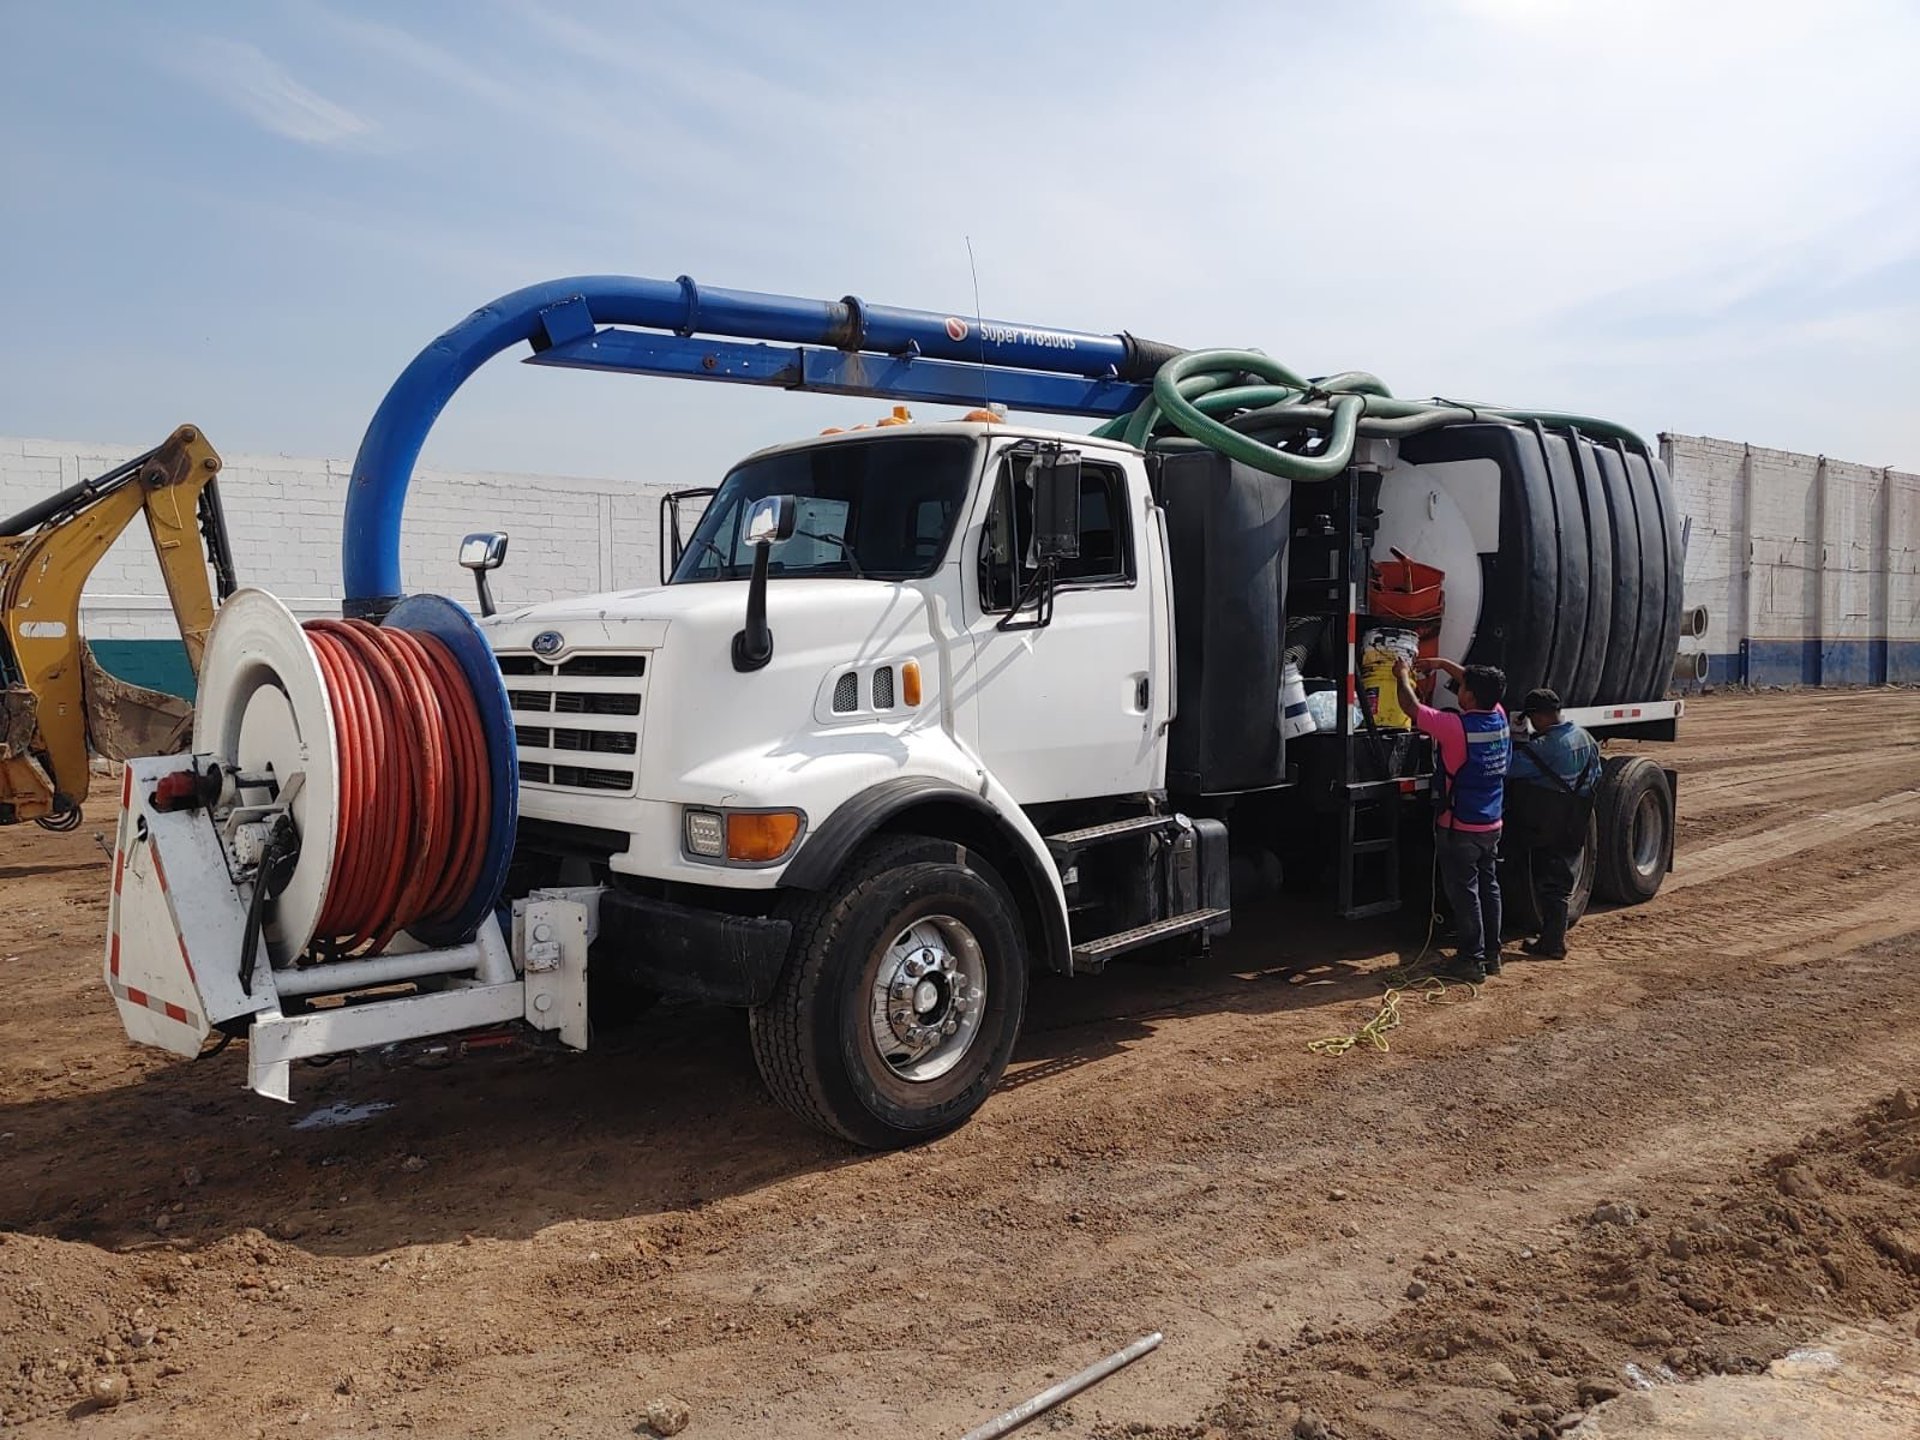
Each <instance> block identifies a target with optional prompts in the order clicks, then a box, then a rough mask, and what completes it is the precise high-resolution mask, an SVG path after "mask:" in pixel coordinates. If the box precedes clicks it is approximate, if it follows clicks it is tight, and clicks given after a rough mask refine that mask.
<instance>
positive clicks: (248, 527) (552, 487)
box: [0, 435, 667, 640]
mask: <svg viewBox="0 0 1920 1440" xmlns="http://www.w3.org/2000/svg"><path fill="white" fill-rule="evenodd" d="M154 438H155V440H156V441H157V440H159V439H162V438H164V437H161V436H156V437H154ZM210 438H211V439H212V440H213V442H214V445H215V446H216V448H217V447H218V445H219V441H220V437H219V436H217V435H216V436H212V437H210ZM140 448H144V447H134V446H129V445H105V444H98V443H94V442H89V441H73V440H23V439H8V438H0V518H3V517H5V516H7V515H11V514H13V513H15V512H17V511H19V510H22V509H24V508H25V507H26V506H28V505H29V504H31V503H33V502H34V501H36V500H40V499H43V498H45V497H46V496H48V495H50V494H52V493H53V492H55V491H57V490H59V489H62V488H63V487H65V486H68V485H72V484H74V483H76V482H77V481H80V480H82V479H85V478H87V477H89V476H93V475H99V474H102V473H104V472H105V471H107V470H110V469H112V468H113V467H114V466H116V465H118V464H120V463H122V462H123V461H126V460H128V459H131V458H132V457H133V456H134V455H136V454H138V453H139V449H140ZM221 459H222V460H223V461H224V468H223V469H222V471H221V472H220V498H221V501H222V502H223V504H224V507H225V510H226V515H227V528H228V531H229V533H230V534H231V537H232V540H233V551H234V565H235V569H236V570H237V571H238V572H239V578H240V583H241V584H243V585H260V586H264V587H265V588H267V589H269V590H271V591H273V592H274V593H275V594H276V595H278V596H279V597H280V598H281V599H282V600H284V601H286V602H287V604H288V605H289V607H290V608H292V609H293V611H294V612H295V613H296V614H298V615H300V616H301V617H302V618H309V617H315V616H321V615H337V614H339V613H340V593H341V585H340V525H341V516H342V514H343V513H344V509H345V501H346V488H347V480H348V476H349V475H350V474H351V473H352V469H353V462H352V461H351V460H348V459H340V460H318V459H307V458H301V457H296V456H290V455H240V454H227V453H225V452H224V451H223V452H222V454H221ZM666 488H667V487H665V486H662V485H659V484H642V483H632V484H629V483H627V482H624V481H619V480H588V479H580V478H577V477H573V476H564V475H507V474H495V473H489V472H485V471H445V470H421V471H420V472H418V473H417V474H416V475H415V476H414V481H413V486H412V489H411V490H410V491H409V492H408V496H407V512H406V523H405V525H404V527H403V529H402V538H401V565H402V574H403V575H404V576H405V579H406V583H407V588H408V589H409V590H412V591H437V592H439V593H442V594H446V595H451V596H453V597H454V598H456V599H458V600H461V601H462V602H469V601H470V597H471V596H472V594H473V581H472V578H471V577H470V576H469V575H468V574H467V573H466V572H465V571H464V570H462V569H460V567H459V566H458V564H457V563H456V562H455V553H456V551H457V549H458V547H459V544H460V538H461V537H462V536H463V535H466V534H468V533H469V532H471V531H475V530H505V531H507V532H508V533H509V534H510V535H511V536H512V542H511V545H510V547H509V549H508V552H507V563H506V565H505V566H504V567H503V568H502V569H501V570H499V571H496V572H495V574H494V577H493V589H494V594H495V596H496V598H497V599H498V600H499V601H500V603H501V605H502V606H512V605H519V604H525V603H529V602H532V601H538V600H550V599H555V598H559V597H562V596H568V595H582V594H590V593H592V592H595V591H600V590H612V589H625V588H628V587H631V586H635V585H651V584H654V583H655V582H656V581H657V580H658V578H659V532H660V526H659V519H658V516H659V505H660V496H661V495H662V494H663V493H665V490H666ZM81 621H82V626H83V628H84V629H85V630H86V633H87V634H88V636H89V637H90V638H93V639H97V640H122V639H127V640H134V639H139V640H144V639H161V638H168V637H172V636H174V635H176V634H177V632H176V631H175V630H174V628H173V620H172V614H171V612H170V611H169V610H168V608H167V600H166V590H165V587H164V586H163V585H162V584H161V580H160V570H159V567H158V565H157V564H156V563H155V562H154V558H153V546H152V544H151V542H150V541H149V540H148V538H147V532H146V527H145V526H144V525H143V524H140V523H138V522H136V523H135V524H133V525H132V526H129V527H128V529H127V532H126V533H125V534H124V535H123V536H121V538H120V540H119V542H118V543H117V544H115V545H114V547H113V549H111V550H110V551H108V553H107V555H106V556H105V558H104V559H102V560H101V562H100V565H99V566H98V568H96V569H95V571H94V572H93V576H92V579H91V580H90V581H89V583H88V585H87V589H86V594H85V597H84V599H83V602H82V610H81Z"/></svg>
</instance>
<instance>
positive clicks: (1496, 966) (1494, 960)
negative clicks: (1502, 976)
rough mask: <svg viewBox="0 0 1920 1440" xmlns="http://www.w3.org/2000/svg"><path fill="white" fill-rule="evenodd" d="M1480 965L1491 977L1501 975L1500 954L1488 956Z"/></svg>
mask: <svg viewBox="0 0 1920 1440" xmlns="http://www.w3.org/2000/svg"><path fill="white" fill-rule="evenodd" d="M1480 964H1481V967H1482V968H1483V969H1484V970H1485V971H1486V972H1487V974H1489V975H1498V974H1499V973H1500V956H1499V954H1498V953H1495V954H1492V955H1489V956H1487V957H1486V958H1484V959H1483V960H1481V962H1480Z"/></svg>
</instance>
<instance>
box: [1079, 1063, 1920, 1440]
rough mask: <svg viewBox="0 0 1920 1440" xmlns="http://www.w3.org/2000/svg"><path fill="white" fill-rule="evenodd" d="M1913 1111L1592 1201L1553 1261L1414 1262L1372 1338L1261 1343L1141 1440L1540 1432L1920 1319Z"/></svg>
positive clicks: (1416, 1438)
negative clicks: (1208, 1399) (1832, 1336)
mask: <svg viewBox="0 0 1920 1440" xmlns="http://www.w3.org/2000/svg"><path fill="white" fill-rule="evenodd" d="M1916 1176H1920V1105H1916V1104H1915V1103H1914V1102H1913V1100H1912V1099H1911V1098H1910V1096H1909V1095H1908V1093H1907V1092H1906V1091H1904V1090H1902V1091H1900V1092H1899V1093H1897V1094H1896V1095H1895V1096H1894V1097H1893V1098H1891V1099H1889V1100H1886V1101H1883V1102H1881V1103H1879V1104H1877V1105H1875V1106H1873V1107H1872V1108H1871V1109H1869V1110H1868V1111H1866V1112H1865V1113H1864V1114H1862V1115H1860V1116H1859V1117H1857V1118H1856V1119H1855V1120H1854V1121H1853V1122H1852V1123H1850V1124H1848V1125H1846V1126H1844V1127H1842V1128H1838V1129H1833V1130H1825V1131H1821V1132H1819V1133H1818V1134H1816V1135H1814V1136H1812V1137H1810V1138H1809V1139H1808V1140H1806V1141H1805V1142H1803V1143H1802V1144H1801V1145H1799V1146H1797V1147H1795V1148H1794V1149H1793V1150H1792V1151H1789V1152H1788V1153H1786V1154H1783V1155H1780V1156H1777V1157H1775V1158H1773V1159H1771V1160H1769V1161H1767V1162H1766V1163H1764V1164H1762V1165H1759V1166H1757V1167H1755V1168H1754V1169H1753V1170H1752V1171H1750V1172H1749V1173H1748V1174H1747V1175H1746V1176H1745V1177H1743V1178H1742V1179H1741V1181H1740V1182H1739V1183H1738V1184H1737V1186H1736V1187H1735V1190H1734V1193H1733V1194H1732V1195H1731V1196H1730V1197H1728V1198H1725V1199H1723V1200H1721V1201H1720V1202H1719V1203H1717V1204H1716V1203H1714V1202H1712V1201H1710V1200H1708V1199H1706V1198H1705V1197H1698V1198H1696V1199H1695V1201H1694V1202H1693V1203H1692V1204H1691V1205H1689V1206H1688V1207H1687V1208H1686V1209H1685V1211H1684V1212H1682V1213H1676V1214H1666V1213H1655V1212H1653V1211H1652V1210H1650V1209H1649V1208H1648V1207H1647V1206H1646V1204H1645V1203H1640V1204H1636V1203H1634V1202H1633V1201H1631V1200H1621V1199H1617V1198H1606V1199H1599V1200H1597V1202H1596V1204H1595V1206H1594V1207H1593V1209H1592V1210H1591V1211H1589V1212H1587V1213H1585V1214H1583V1215H1580V1216H1577V1217H1572V1218H1571V1219H1569V1220H1568V1222H1567V1223H1566V1224H1564V1225H1562V1226H1558V1227H1556V1233H1557V1234H1558V1235H1560V1236H1562V1237H1563V1238H1564V1243H1563V1244H1561V1245H1560V1246H1559V1247H1558V1248H1556V1249H1553V1250H1551V1251H1547V1252H1544V1253H1538V1254H1536V1253H1535V1252H1534V1251H1532V1250H1530V1249H1521V1250H1519V1251H1517V1252H1515V1253H1508V1254H1501V1255H1495V1256H1484V1257H1482V1256H1464V1255H1461V1254H1458V1253H1456V1252H1455V1251H1452V1250H1448V1251H1445V1252H1435V1251H1429V1252H1427V1253H1425V1254H1424V1255H1422V1256H1421V1258H1420V1261H1419V1263H1418V1264H1416V1265H1415V1266H1413V1267H1412V1277H1413V1278H1412V1279H1411V1281H1410V1282H1409V1284H1408V1287H1407V1292H1406V1295H1407V1299H1406V1303H1404V1304H1402V1305H1400V1306H1398V1307H1397V1308H1396V1309H1395V1310H1394V1312H1393V1313H1392V1315H1390V1316H1389V1317H1388V1319H1387V1320H1386V1321H1385V1322H1384V1323H1382V1324H1379V1325H1376V1326H1373V1327H1371V1328H1367V1329H1360V1328H1351V1327H1343V1326H1338V1325H1336V1326H1333V1327H1331V1328H1320V1327H1316V1326H1314V1325H1311V1324H1309V1325H1307V1326H1305V1327H1303V1328H1302V1330H1301V1331H1300V1333H1299V1335H1298V1336H1297V1338H1296V1339H1295V1340H1294V1341H1293V1343H1291V1344H1280V1345H1269V1344H1267V1343H1266V1342H1263V1343H1262V1345H1260V1346H1257V1347H1256V1348H1255V1349H1254V1350H1253V1351H1252V1352H1251V1353H1250V1356H1249V1361H1248V1364H1247V1366H1246V1368H1245V1370H1244V1371H1243V1373H1242V1374H1240V1375H1239V1376H1237V1377H1236V1378H1235V1380H1234V1382H1233V1383H1232V1384H1231V1386H1230V1387H1229V1390H1228V1394H1227V1397H1226V1398H1225V1399H1224V1400H1223V1401H1222V1402H1221V1403H1220V1404H1219V1405H1217V1406H1216V1407H1215V1408H1214V1409H1213V1410H1212V1411H1211V1412H1210V1413H1209V1414H1208V1415H1207V1416H1206V1417H1205V1418H1204V1419H1203V1420H1202V1421H1200V1422H1198V1423H1196V1424H1194V1425H1190V1426H1179V1427H1173V1428H1161V1429H1128V1430H1124V1431H1109V1432H1106V1433H1107V1434H1108V1435H1111V1436H1115V1437H1117V1436H1119V1435H1122V1434H1125V1435H1135V1436H1152V1437H1155V1440H1194V1437H1204V1440H1243V1437H1244V1440H1254V1437H1261V1440H1266V1437H1287V1436H1296V1435H1297V1436H1302V1437H1324V1436H1333V1437H1340V1440H1363V1437H1367V1440H1370V1437H1391V1440H1425V1437H1432V1440H1441V1437H1446V1440H1456V1437H1477V1436H1485V1437H1513V1436H1525V1437H1534V1436H1540V1437H1549V1436H1552V1435H1554V1434H1556V1433H1558V1431H1559V1430H1561V1429H1564V1428H1568V1427H1570V1426H1571V1425H1572V1424H1573V1423H1574V1419H1575V1417H1576V1416H1577V1415H1579V1414H1581V1413H1583V1412H1584V1411H1585V1410H1586V1409H1587V1408H1588V1407H1590V1406H1592V1405H1594V1404H1597V1403H1599V1402H1602V1401H1605V1400H1608V1399H1611V1398H1612V1397H1614V1396H1616V1395H1618V1394H1620V1393H1621V1392H1622V1391H1624V1390H1628V1389H1633V1388H1646V1387H1649V1386H1653V1385H1658V1384H1662V1383H1671V1382H1673V1381H1676V1380H1680V1379H1683V1378H1686V1377H1689V1376H1696V1375H1703V1374H1743V1373H1750V1372H1756V1371H1759V1370H1763V1369H1765V1368H1766V1366H1767V1364H1768V1362H1770V1361H1771V1360H1773V1359H1775V1358H1777V1357H1778V1356H1780V1355H1782V1354H1784V1353H1785V1352H1786V1351H1787V1350H1789V1349H1790V1348H1791V1347H1792V1346H1793V1345H1794V1344H1796V1343H1798V1342H1799V1341H1801V1340H1803V1339H1804V1338H1805V1337H1806V1335H1807V1334H1809V1333H1810V1332H1811V1331H1812V1330H1814V1329H1817V1328H1819V1327H1820V1326H1822V1325H1824V1324H1826V1323H1829V1322H1831V1321H1833V1320H1836V1319H1850V1320H1860V1319H1870V1318H1892V1317H1895V1316H1898V1315H1901V1314H1903V1313H1905V1312H1907V1311H1910V1310H1912V1309H1913V1308H1914V1306H1916V1305H1920V1221H1917V1220H1916V1219H1915V1217H1916V1215H1920V1206H1917V1205H1916V1200H1917V1199H1920V1197H1917V1196H1916V1189H1920V1183H1917V1182H1916Z"/></svg>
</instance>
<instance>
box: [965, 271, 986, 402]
mask: <svg viewBox="0 0 1920 1440" xmlns="http://www.w3.org/2000/svg"><path fill="white" fill-rule="evenodd" d="M965 238H966V242H967V270H968V271H969V272H970V273H971V274H972V276H973V333H974V335H975V336H976V337H977V338H978V340H979V343H980V403H981V404H982V405H984V406H986V407H987V409H989V410H991V409H992V408H993V391H992V389H991V388H990V387H989V386H988V384H987V332H986V329H985V327H984V326H982V325H981V323H980V320H981V316H980V267H979V266H978V265H977V264H975V263H974V259H973V236H971V235H968V236H966V237H965Z"/></svg>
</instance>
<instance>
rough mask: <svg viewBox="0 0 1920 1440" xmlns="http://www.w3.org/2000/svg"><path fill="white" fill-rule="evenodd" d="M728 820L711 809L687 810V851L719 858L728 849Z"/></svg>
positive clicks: (710, 857)
mask: <svg viewBox="0 0 1920 1440" xmlns="http://www.w3.org/2000/svg"><path fill="white" fill-rule="evenodd" d="M726 825H727V822H726V820H725V819H724V818H723V817H721V816H719V815H717V814H715V813H714V812H713V811H711V810H689V811H687V853H688V854H689V855H698V856H699V857H700V858H701V859H702V860H718V859H719V858H720V857H721V856H722V855H724V854H726V850H727V828H726Z"/></svg>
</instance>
